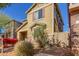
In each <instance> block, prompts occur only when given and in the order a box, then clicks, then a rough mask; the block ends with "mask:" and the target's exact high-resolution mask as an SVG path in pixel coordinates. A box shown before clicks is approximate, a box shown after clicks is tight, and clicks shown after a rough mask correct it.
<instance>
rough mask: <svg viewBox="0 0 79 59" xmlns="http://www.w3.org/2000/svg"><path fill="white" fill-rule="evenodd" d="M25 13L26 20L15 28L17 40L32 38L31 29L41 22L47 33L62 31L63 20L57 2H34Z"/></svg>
mask: <svg viewBox="0 0 79 59" xmlns="http://www.w3.org/2000/svg"><path fill="white" fill-rule="evenodd" d="M25 13H26V14H27V20H26V21H24V22H23V24H22V25H21V26H20V27H19V28H18V29H17V30H16V32H17V39H18V40H25V39H27V38H29V40H30V39H31V38H33V36H32V32H33V29H34V28H35V27H37V26H40V25H41V24H42V25H43V26H44V25H46V31H47V33H48V35H53V34H54V32H62V31H63V21H62V17H61V13H60V10H59V8H58V5H57V4H53V3H44V4H43V3H34V4H33V5H32V6H31V7H30V8H29V9H28V10H27V11H26V12H25Z"/></svg>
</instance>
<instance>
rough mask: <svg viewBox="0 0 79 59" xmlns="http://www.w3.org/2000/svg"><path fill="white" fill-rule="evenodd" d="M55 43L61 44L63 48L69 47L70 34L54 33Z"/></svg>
mask: <svg viewBox="0 0 79 59" xmlns="http://www.w3.org/2000/svg"><path fill="white" fill-rule="evenodd" d="M53 38H54V39H55V43H57V42H60V45H61V47H66V46H69V40H68V39H69V33H68V32H56V33H54V37H53Z"/></svg>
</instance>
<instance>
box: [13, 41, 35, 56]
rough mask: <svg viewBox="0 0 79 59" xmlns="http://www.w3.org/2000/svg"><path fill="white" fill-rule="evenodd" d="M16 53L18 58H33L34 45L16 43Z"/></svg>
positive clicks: (23, 42) (24, 42)
mask: <svg viewBox="0 0 79 59" xmlns="http://www.w3.org/2000/svg"><path fill="white" fill-rule="evenodd" d="M14 51H15V52H16V55H17V56H32V55H33V54H34V53H33V52H34V51H33V46H32V44H31V43H29V42H26V41H20V42H18V43H16V45H15V48H14Z"/></svg>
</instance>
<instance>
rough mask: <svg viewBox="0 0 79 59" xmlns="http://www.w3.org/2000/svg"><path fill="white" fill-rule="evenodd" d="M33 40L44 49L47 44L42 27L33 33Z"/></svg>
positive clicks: (46, 36)
mask: <svg viewBox="0 0 79 59" xmlns="http://www.w3.org/2000/svg"><path fill="white" fill-rule="evenodd" d="M33 37H34V39H35V40H36V41H37V42H38V43H39V45H40V48H45V46H46V45H47V44H48V35H47V33H46V32H45V28H43V27H42V26H39V27H36V28H35V29H34V32H33Z"/></svg>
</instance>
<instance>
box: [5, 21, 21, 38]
mask: <svg viewBox="0 0 79 59" xmlns="http://www.w3.org/2000/svg"><path fill="white" fill-rule="evenodd" d="M20 25H21V23H19V22H16V21H14V20H12V21H11V22H9V23H7V24H6V25H5V26H4V28H5V34H4V36H5V37H6V38H16V32H15V30H16V29H17V28H18V27H19V26H20ZM7 35H9V36H7Z"/></svg>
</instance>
